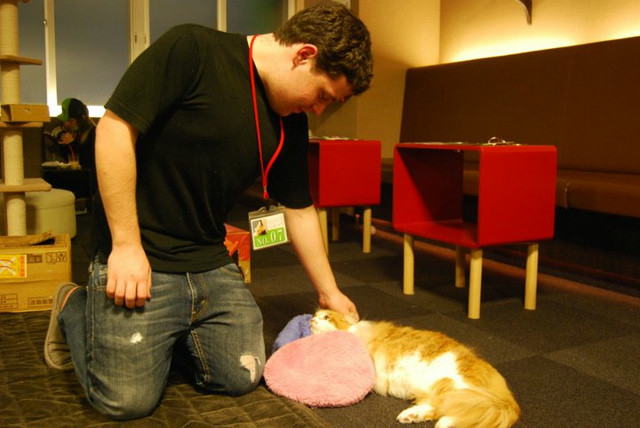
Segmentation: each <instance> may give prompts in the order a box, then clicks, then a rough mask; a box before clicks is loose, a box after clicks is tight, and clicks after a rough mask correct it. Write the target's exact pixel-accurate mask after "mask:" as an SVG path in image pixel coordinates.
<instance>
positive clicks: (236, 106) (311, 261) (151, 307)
mask: <svg viewBox="0 0 640 428" xmlns="http://www.w3.org/2000/svg"><path fill="white" fill-rule="evenodd" d="M372 64H373V62H372V58H371V42H370V38H369V33H368V31H367V29H366V27H365V26H364V24H363V23H362V22H361V21H360V20H359V19H358V18H356V17H355V16H354V15H353V14H351V12H350V11H349V10H348V9H347V8H345V7H344V6H342V5H340V4H339V3H336V2H323V3H319V4H318V5H317V6H313V7H311V8H308V9H305V10H303V11H301V12H299V13H297V14H296V15H294V16H293V17H292V18H291V19H290V20H289V21H287V22H286V23H285V24H284V25H283V26H282V28H280V29H279V30H278V31H276V32H275V33H272V34H262V35H257V36H241V35H238V34H229V33H223V32H218V31H214V30H211V29H207V28H204V27H201V26H197V25H192V24H186V25H181V26H178V27H175V28H173V29H171V30H169V31H168V32H167V33H166V34H165V35H163V36H162V37H161V38H160V39H158V40H157V41H156V42H155V43H153V44H152V45H151V46H150V47H149V48H148V49H147V50H146V51H145V52H143V53H142V54H141V55H140V56H139V57H138V58H137V59H136V61H134V63H133V64H132V65H131V66H130V67H129V69H128V70H127V72H126V73H125V74H124V76H123V78H122V80H121V81H120V83H119V84H118V86H117V88H116V90H115V92H114V93H113V95H112V96H111V98H110V99H109V101H108V102H107V104H106V113H105V115H104V117H103V118H102V119H101V120H100V122H99V124H98V130H97V141H96V149H95V150H96V168H97V173H98V184H99V196H98V197H97V198H96V205H97V206H96V207H95V209H94V210H93V212H94V228H93V231H92V234H93V242H94V246H93V250H94V251H95V258H94V259H93V262H92V264H91V268H90V278H89V281H88V286H87V287H77V286H75V285H74V284H65V285H63V286H62V287H61V288H60V290H59V291H58V294H57V295H56V298H55V302H54V308H53V310H52V314H51V321H50V326H49V330H48V332H47V339H46V343H45V349H44V351H45V360H46V362H47V364H48V365H49V366H51V367H54V368H57V369H72V368H74V369H75V372H76V374H77V376H78V378H79V380H80V383H81V384H82V386H83V388H84V390H85V393H86V395H87V398H88V400H89V402H90V403H91V404H92V405H93V406H94V407H95V408H96V409H98V410H99V411H100V412H101V413H104V414H106V415H109V416H110V417H112V418H114V419H119V420H127V419H133V418H139V417H144V416H146V415H149V414H150V413H152V412H153V410H154V409H155V408H156V406H157V405H158V402H159V400H160V397H161V395H162V393H163V389H164V387H165V384H166V382H167V377H168V373H169V367H170V363H171V357H172V354H173V350H174V347H180V348H181V350H184V351H186V352H185V353H186V354H187V355H189V357H190V360H189V361H188V362H187V363H188V365H190V366H191V368H192V371H193V376H194V382H195V383H196V384H197V385H198V386H200V387H201V388H203V389H206V390H208V391H211V392H216V393H222V394H229V395H240V394H245V393H247V392H250V391H252V390H253V389H255V388H256V386H257V385H258V382H259V381H260V379H261V376H262V372H263V367H264V363H265V347H264V340H263V332H262V314H261V312H260V309H259V308H258V306H257V305H256V302H255V300H254V298H253V296H252V295H251V293H250V292H249V290H248V288H247V287H246V286H245V284H244V282H243V279H242V274H241V272H240V271H239V269H238V268H237V266H236V265H235V264H233V263H231V259H230V258H229V256H228V254H227V251H226V248H225V246H224V238H225V227H224V221H225V219H226V216H227V213H228V211H229V210H230V208H231V207H232V206H233V205H234V204H235V202H236V201H237V200H238V198H239V197H240V196H241V195H242V193H243V192H244V191H245V190H246V189H247V188H248V187H250V186H251V185H252V184H253V183H254V182H255V180H256V178H257V177H262V182H263V184H264V190H265V197H266V198H269V197H271V198H273V199H275V200H277V201H278V202H279V203H281V204H282V205H284V206H285V207H286V208H285V219H286V226H287V229H288V235H289V238H290V240H291V242H292V244H293V247H294V248H295V250H296V253H297V254H298V258H299V259H300V262H301V263H302V265H303V266H304V268H305V271H306V272H307V274H308V276H309V278H310V280H311V282H312V284H313V286H314V287H315V289H316V291H317V293H318V303H319V305H320V306H321V307H324V308H330V309H334V310H337V311H340V312H343V313H353V314H354V315H356V316H357V310H356V307H355V305H354V304H353V302H352V301H351V300H350V299H349V298H348V297H347V296H345V295H344V294H343V293H342V292H341V291H340V290H339V288H338V286H337V284H336V281H335V278H334V275H333V273H332V270H331V267H330V265H329V261H328V259H327V256H326V253H325V250H324V246H323V243H322V235H321V232H320V227H319V221H318V217H317V213H316V211H315V209H314V207H313V205H312V201H311V198H310V195H309V186H308V175H307V174H308V172H307V158H306V156H307V144H308V127H307V117H306V114H305V113H307V112H313V113H315V114H320V113H322V111H323V110H324V109H325V107H326V106H327V105H328V104H330V103H332V102H344V101H346V100H347V99H348V98H349V97H350V96H352V95H356V94H359V93H361V92H363V91H365V90H366V89H367V88H368V87H369V84H370V81H371V77H372ZM267 179H268V182H267ZM267 192H268V193H267Z"/></svg>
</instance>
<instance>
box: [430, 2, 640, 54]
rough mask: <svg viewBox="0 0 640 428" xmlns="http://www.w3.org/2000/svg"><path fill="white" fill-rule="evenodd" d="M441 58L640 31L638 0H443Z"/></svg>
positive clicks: (535, 47)
mask: <svg viewBox="0 0 640 428" xmlns="http://www.w3.org/2000/svg"><path fill="white" fill-rule="evenodd" d="M441 3H442V7H441V22H440V28H441V33H440V62H443V63H446V62H454V61H460V60H465V59H472V58H483V57H490V56H497V55H505V54H510V53H516V52H526V51H532V50H541V49H550V48H554V47H561V46H572V45H579V44H584V43H592V42H598V41H603V40H612V39H619V38H625V37H632V36H640V1H638V0H532V3H533V13H532V24H531V25H528V24H527V21H526V15H525V9H524V7H523V6H522V4H520V2H518V1H517V0H442V2H441Z"/></svg>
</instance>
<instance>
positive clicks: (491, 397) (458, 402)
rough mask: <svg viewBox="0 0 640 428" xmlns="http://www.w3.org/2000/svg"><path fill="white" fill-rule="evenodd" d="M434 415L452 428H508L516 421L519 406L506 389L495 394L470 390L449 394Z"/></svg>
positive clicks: (459, 390)
mask: <svg viewBox="0 0 640 428" xmlns="http://www.w3.org/2000/svg"><path fill="white" fill-rule="evenodd" d="M438 413H440V416H448V417H451V418H452V419H454V420H455V426H456V428H464V427H483V428H509V427H511V426H513V425H514V424H515V423H516V421H517V420H518V417H519V416H520V406H518V403H517V402H516V400H515V399H514V398H513V395H512V394H511V391H509V389H508V388H507V387H506V386H505V388H504V389H502V390H501V391H499V392H495V393H494V392H492V391H490V390H488V389H485V388H474V387H471V388H465V389H455V390H452V391H449V392H448V393H447V394H446V397H445V398H444V402H443V403H442V406H441V407H440V408H439V409H438Z"/></svg>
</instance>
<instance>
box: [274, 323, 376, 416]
mask: <svg viewBox="0 0 640 428" xmlns="http://www.w3.org/2000/svg"><path fill="white" fill-rule="evenodd" d="M310 319H311V315H301V316H298V317H295V318H294V319H292V320H291V321H290V322H289V323H288V324H287V326H286V327H285V328H284V329H283V331H282V332H281V333H280V335H279V336H278V339H279V340H278V339H277V340H276V343H274V349H276V350H275V351H274V353H273V354H272V355H271V357H270V358H269V360H268V361H267V363H266V365H265V369H264V379H265V382H266V384H267V387H269V389H270V390H271V391H272V392H273V393H274V394H277V395H280V396H283V397H287V398H289V399H292V400H295V401H298V402H300V403H303V404H306V405H308V406H312V407H340V406H347V405H350V404H355V403H357V402H358V401H360V400H362V399H363V398H364V397H365V396H366V395H367V394H368V393H369V392H370V391H371V390H372V389H373V386H374V384H375V380H376V373H375V368H374V365H373V361H372V360H371V357H370V356H369V352H368V351H367V349H366V347H365V346H364V344H363V343H362V342H360V340H359V339H358V338H357V337H356V336H355V335H354V334H352V333H349V332H347V331H330V332H327V333H319V334H311V332H310V330H309V320H310Z"/></svg>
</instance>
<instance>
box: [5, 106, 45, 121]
mask: <svg viewBox="0 0 640 428" xmlns="http://www.w3.org/2000/svg"><path fill="white" fill-rule="evenodd" d="M1 120H2V121H3V122H49V121H50V120H51V118H50V116H49V107H48V106H46V105H41V104H3V105H2V118H1Z"/></svg>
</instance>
